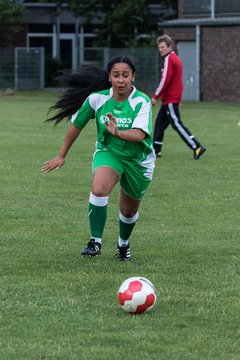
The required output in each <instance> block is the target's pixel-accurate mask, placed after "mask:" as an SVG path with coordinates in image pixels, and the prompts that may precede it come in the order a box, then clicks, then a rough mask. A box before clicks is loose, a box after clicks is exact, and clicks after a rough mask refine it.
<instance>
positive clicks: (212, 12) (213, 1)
mask: <svg viewBox="0 0 240 360" xmlns="http://www.w3.org/2000/svg"><path fill="white" fill-rule="evenodd" d="M214 18H215V0H211V19H214Z"/></svg>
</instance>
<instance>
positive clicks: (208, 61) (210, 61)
mask: <svg viewBox="0 0 240 360" xmlns="http://www.w3.org/2000/svg"><path fill="white" fill-rule="evenodd" d="M164 33H165V34H168V35H170V36H171V37H172V38H173V39H174V40H175V41H176V42H177V41H190V40H191V41H194V40H195V36H196V35H195V27H194V26H189V27H187V26H185V27H184V26H181V27H179V26H176V27H166V28H165V29H164ZM239 38H240V26H231V25H228V26H206V25H204V26H201V39H200V41H201V44H200V46H201V59H200V81H201V84H200V89H201V91H200V93H201V100H203V101H212V102H240V65H239V61H240V43H239Z"/></svg>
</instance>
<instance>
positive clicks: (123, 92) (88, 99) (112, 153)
mask: <svg viewBox="0 0 240 360" xmlns="http://www.w3.org/2000/svg"><path fill="white" fill-rule="evenodd" d="M134 77H135V66H134V64H133V63H132V61H131V60H130V59H129V58H128V57H122V56H119V57H117V58H114V59H113V60H112V61H110V62H109V64H108V67H107V71H104V70H101V69H99V68H95V67H92V68H88V69H86V68H85V69H82V71H81V72H79V73H76V74H65V75H64V80H65V83H66V84H67V86H68V89H67V90H66V91H65V92H64V93H63V95H62V97H61V98H60V99H59V100H58V101H57V103H56V104H55V105H54V106H53V107H52V108H53V109H57V110H58V111H57V113H56V114H55V115H54V116H53V117H51V118H50V119H49V120H53V121H55V123H58V122H59V121H61V120H62V119H64V118H67V119H70V118H71V125H70V127H69V130H68V132H67V134H66V137H65V140H64V142H63V145H62V146H61V148H60V150H59V153H58V155H57V156H56V157H55V158H54V159H52V160H49V161H47V162H45V163H44V165H43V172H44V173H48V172H50V171H51V170H54V169H60V168H61V167H62V166H63V165H64V162H65V158H66V155H67V153H68V151H69V149H70V148H71V146H72V144H73V143H74V141H75V140H76V139H77V137H78V136H79V134H80V133H81V132H82V130H83V128H84V127H85V125H86V124H87V123H88V121H89V120H90V119H95V121H96V128H97V141H96V150H95V153H94V156H93V162H92V172H93V181H92V189H91V192H90V196H89V206H88V218H89V224H90V231H91V239H90V241H89V242H88V244H87V247H86V248H84V249H83V250H82V251H81V254H82V255H83V256H96V255H100V253H101V248H102V235H103V231H104V227H105V224H106V219H107V204H108V198H109V195H110V194H111V191H112V189H113V187H114V186H115V185H116V184H117V183H119V182H120V201H119V238H118V243H117V254H116V255H115V258H116V259H117V260H120V261H128V260H131V254H130V243H129V238H130V235H131V233H132V231H133V228H134V226H135V224H136V222H137V219H138V208H139V205H140V202H141V199H142V198H143V196H144V194H145V192H146V190H147V188H148V186H149V184H150V182H151V180H152V177H153V171H154V161H155V153H154V151H153V146H152V135H151V134H152V108H151V102H150V98H149V97H148V96H146V95H145V94H144V93H142V92H140V91H138V90H137V89H136V88H135V87H134V86H133V82H134Z"/></svg>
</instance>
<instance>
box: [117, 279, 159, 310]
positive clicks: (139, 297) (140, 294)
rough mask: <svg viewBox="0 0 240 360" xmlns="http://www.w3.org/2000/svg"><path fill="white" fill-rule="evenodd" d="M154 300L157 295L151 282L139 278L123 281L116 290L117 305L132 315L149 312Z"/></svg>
mask: <svg viewBox="0 0 240 360" xmlns="http://www.w3.org/2000/svg"><path fill="white" fill-rule="evenodd" d="M156 298H157V293H156V290H155V288H154V286H153V284H152V283H151V281H149V280H148V279H146V278H144V277H141V276H136V277H131V278H129V279H127V280H125V281H124V282H123V283H122V285H121V286H120V288H119V290H118V301H119V304H120V305H121V307H122V308H123V310H125V311H126V312H128V313H131V314H133V315H135V314H143V313H146V312H148V311H149V310H151V309H152V308H153V306H154V304H155V302H156Z"/></svg>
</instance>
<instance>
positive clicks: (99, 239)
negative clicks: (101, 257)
mask: <svg viewBox="0 0 240 360" xmlns="http://www.w3.org/2000/svg"><path fill="white" fill-rule="evenodd" d="M91 239H94V240H95V242H98V243H99V244H101V243H102V239H101V238H97V237H93V236H92V237H91Z"/></svg>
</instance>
